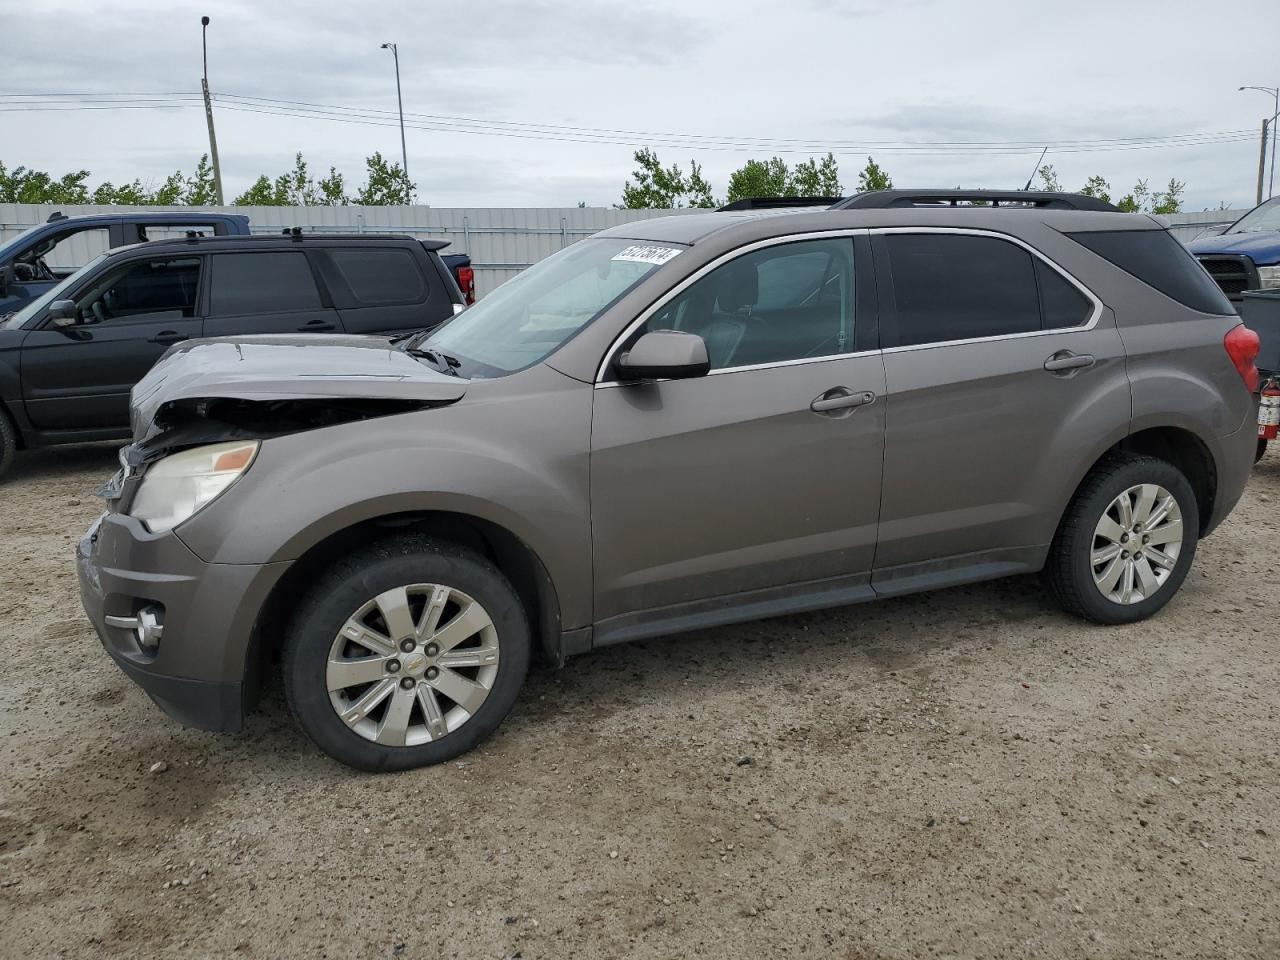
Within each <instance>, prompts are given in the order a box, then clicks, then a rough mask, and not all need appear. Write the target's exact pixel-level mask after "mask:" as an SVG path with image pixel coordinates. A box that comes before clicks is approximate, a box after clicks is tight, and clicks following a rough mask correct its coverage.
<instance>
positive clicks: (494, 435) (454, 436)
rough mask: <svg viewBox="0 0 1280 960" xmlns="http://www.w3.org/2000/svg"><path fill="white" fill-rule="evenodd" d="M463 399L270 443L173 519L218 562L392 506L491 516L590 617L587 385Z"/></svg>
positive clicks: (276, 555)
mask: <svg viewBox="0 0 1280 960" xmlns="http://www.w3.org/2000/svg"><path fill="white" fill-rule="evenodd" d="M564 383H565V384H566V386H565V387H563V388H558V389H555V390H552V391H545V392H539V393H537V394H534V395H524V396H522V397H520V398H519V399H518V400H514V399H504V402H497V401H496V398H495V400H494V401H493V402H480V403H476V404H468V403H466V402H463V403H460V404H456V405H454V406H450V407H442V408H438V409H434V410H424V411H418V412H414V413H407V414H401V415H398V416H391V417H383V418H379V419H375V420H367V421H360V422H356V423H347V424H342V425H339V426H334V427H329V428H325V429H320V430H312V431H308V432H305V433H297V434H292V435H289V436H284V437H278V438H274V439H270V440H266V441H264V442H263V444H262V447H261V449H260V450H259V453H258V456H257V459H256V460H255V462H254V464H253V466H252V467H250V469H249V472H248V473H247V474H246V475H245V476H244V477H243V478H242V479H241V480H240V481H238V482H237V483H236V484H234V485H233V486H232V487H231V488H230V489H228V490H227V492H226V493H224V494H223V495H222V496H221V497H219V498H218V499H217V500H216V501H214V503H212V504H210V505H209V507H207V508H206V509H205V510H203V511H201V512H200V513H198V514H196V516H195V517H193V518H192V519H191V520H189V521H187V522H186V523H184V524H182V525H181V526H180V527H179V528H178V534H179V536H180V537H181V538H182V539H183V541H184V542H186V543H187V545H188V546H189V547H190V548H191V549H192V551H194V552H195V553H196V554H197V555H198V556H200V557H201V558H202V559H205V560H208V561H210V562H214V563H233V564H240V563H252V564H260V563H274V562H282V561H291V560H296V559H297V558H298V557H301V556H302V555H303V554H305V553H306V552H307V550H309V549H310V548H311V547H312V546H314V545H315V544H317V543H319V542H321V541H322V540H324V539H325V538H327V537H329V536H331V535H333V534H335V533H338V532H339V531H341V530H344V529H347V528H350V527H352V526H355V525H357V524H360V523H364V522H366V521H369V520H374V519H377V518H380V517H387V516H391V515H395V514H402V513H413V512H422V511H444V512H450V513H457V514H464V515H467V516H471V517H476V518H479V519H481V520H486V521H489V522H490V523H493V524H496V525H497V526H500V527H502V528H503V529H505V530H507V531H508V532H510V533H511V534H513V535H514V536H515V537H517V538H519V539H520V540H521V541H522V542H524V544H525V545H526V546H527V547H529V549H531V550H532V551H533V552H534V553H535V554H536V555H537V556H538V557H539V559H541V561H542V563H543V565H544V566H545V567H546V570H547V572H548V574H549V575H550V577H551V580H552V582H553V584H554V586H555V589H556V592H557V594H558V596H559V600H560V606H561V615H562V617H563V621H564V624H565V626H566V627H576V626H583V625H586V624H589V623H590V622H591V594H592V590H591V583H592V581H591V530H590V511H589V509H588V497H589V487H588V464H589V454H588V445H589V437H590V413H591V389H590V387H589V386H586V385H584V384H577V383H575V382H574V381H569V380H567V378H566V379H565V381H564Z"/></svg>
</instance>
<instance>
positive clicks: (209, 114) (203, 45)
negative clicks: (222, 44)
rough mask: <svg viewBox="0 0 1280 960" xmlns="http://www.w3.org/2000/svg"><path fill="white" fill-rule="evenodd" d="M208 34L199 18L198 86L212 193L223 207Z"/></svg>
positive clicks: (203, 21)
mask: <svg viewBox="0 0 1280 960" xmlns="http://www.w3.org/2000/svg"><path fill="white" fill-rule="evenodd" d="M208 32H209V18H208V17H201V18H200V52H201V54H202V55H203V57H204V76H203V77H202V78H201V80H200V86H201V87H202V88H203V89H204V118H205V120H206V121H208V123H209V155H210V156H211V157H212V158H213V192H214V194H215V196H217V198H218V206H220V207H221V206H224V203H225V201H224V200H223V197H222V167H221V165H220V164H219V163H218V138H217V137H216V136H214V134H213V103H212V102H210V100H209V45H208V43H207V42H206V41H205V36H206V34H207V33H208Z"/></svg>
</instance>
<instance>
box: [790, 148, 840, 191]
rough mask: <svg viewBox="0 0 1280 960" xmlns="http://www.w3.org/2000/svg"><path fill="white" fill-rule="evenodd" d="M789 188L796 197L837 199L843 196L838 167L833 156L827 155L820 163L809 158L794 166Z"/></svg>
mask: <svg viewBox="0 0 1280 960" xmlns="http://www.w3.org/2000/svg"><path fill="white" fill-rule="evenodd" d="M791 186H792V188H793V189H794V190H795V196H797V197H839V196H841V195H843V194H844V187H842V186H841V185H840V167H839V166H838V165H837V164H836V158H835V155H834V154H831V153H828V154H827V155H826V156H825V157H823V158H822V160H821V161H817V160H814V159H813V158H812V157H810V158H809V159H808V160H805V161H804V162H803V163H798V164H796V168H795V170H794V171H792V174H791Z"/></svg>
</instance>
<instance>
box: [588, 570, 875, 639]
mask: <svg viewBox="0 0 1280 960" xmlns="http://www.w3.org/2000/svg"><path fill="white" fill-rule="evenodd" d="M869 580H870V576H869V575H868V574H865V573H859V574H854V575H851V576H845V577H832V578H830V579H827V580H811V581H808V582H806V583H795V584H787V585H786V586H782V587H766V588H765V589H763V590H749V591H747V592H745V593H737V594H733V595H731V596H727V597H713V598H711V599H708V600H693V601H690V602H689V603H677V604H672V605H671V606H668V607H658V608H656V609H652V610H641V611H638V612H636V613H623V614H619V615H618V616H616V617H610V618H609V619H608V620H604V621H602V622H600V623H598V624H596V627H595V631H594V635H593V637H592V643H591V646H592V647H593V648H595V647H608V646H612V645H613V644H615V643H630V642H631V641H633V640H644V639H646V638H648V637H659V636H664V635H666V634H672V633H687V632H688V631H690V630H703V629H706V628H707V627H718V626H722V625H724V624H727V623H741V622H743V621H746V620H760V619H763V618H765V617H780V616H784V615H786V614H791V613H804V612H805V611H808V610H821V609H823V608H824V607H841V606H844V605H845V604H849V603H863V602H865V601H867V600H874V599H875V591H873V590H872V589H871V585H870V583H869V582H868V581H869Z"/></svg>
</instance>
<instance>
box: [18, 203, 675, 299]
mask: <svg viewBox="0 0 1280 960" xmlns="http://www.w3.org/2000/svg"><path fill="white" fill-rule="evenodd" d="M193 209H194V208H192V207H106V206H49V205H36V204H14V203H7V204H0V242H4V241H6V240H8V239H9V238H10V237H13V236H16V235H17V234H18V233H20V232H21V231H23V230H26V229H27V228H28V227H31V226H33V225H34V224H37V223H43V222H44V221H45V220H47V219H48V218H49V215H50V214H51V213H53V212H55V211H60V212H62V213H64V214H66V215H67V216H69V217H75V216H82V215H84V214H91V213H124V212H128V211H133V210H137V211H142V212H159V211H171V212H178V213H182V212H191V211H192V210H193ZM205 209H208V210H217V211H220V212H224V213H240V214H244V215H245V216H247V217H248V218H249V225H250V229H252V230H253V232H254V233H279V232H280V231H281V230H284V229H286V228H289V227H302V228H303V230H305V231H307V232H314V233H397V234H408V235H409V236H414V237H420V238H422V239H428V238H430V239H435V240H448V241H449V243H450V246H449V248H448V251H447V252H450V253H465V254H467V255H469V256H470V257H471V265H472V266H473V267H474V268H475V271H476V293H477V295H479V296H484V294H486V293H488V292H489V291H490V290H492V289H493V288H494V287H496V286H498V284H500V283H502V282H503V281H504V280H507V279H509V278H510V277H513V276H515V275H516V274H517V273H519V272H520V271H521V270H523V269H524V268H525V267H528V266H530V265H531V264H534V263H537V262H538V261H539V260H541V259H542V258H543V257H547V256H550V255H551V254H553V253H555V252H556V251H557V250H560V249H561V248H563V247H567V246H568V245H569V244H571V243H573V242H575V241H577V240H581V239H582V238H583V237H587V236H590V235H591V234H593V233H596V232H598V231H600V230H603V229H605V228H606V227H611V226H613V225H615V224H619V223H629V222H631V221H633V220H648V219H649V218H651V217H661V216H670V215H671V214H673V213H679V212H688V211H676V210H609V209H606V208H603V207H563V208H562V207H545V208H521V207H458V208H446V207H208V208H205ZM148 233H149V235H150V236H151V238H152V239H162V238H163V237H165V236H168V235H173V236H182V235H183V231H182V229H181V228H177V229H175V230H170V231H160V230H149V231H148ZM106 243H107V239H106V231H105V230H102V231H97V232H95V231H86V232H85V233H84V234H79V235H77V236H76V237H73V238H72V239H71V240H70V241H68V242H66V243H64V244H61V245H60V246H59V247H58V248H57V250H55V251H53V255H52V256H50V257H49V264H50V266H52V267H55V268H56V269H68V268H71V267H78V266H81V265H82V264H84V263H86V262H88V261H89V260H90V259H91V258H93V257H95V256H97V255H98V254H99V253H101V252H102V251H103V250H104V249H106Z"/></svg>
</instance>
